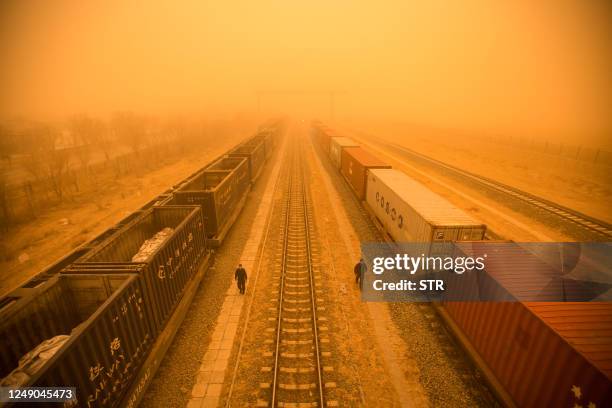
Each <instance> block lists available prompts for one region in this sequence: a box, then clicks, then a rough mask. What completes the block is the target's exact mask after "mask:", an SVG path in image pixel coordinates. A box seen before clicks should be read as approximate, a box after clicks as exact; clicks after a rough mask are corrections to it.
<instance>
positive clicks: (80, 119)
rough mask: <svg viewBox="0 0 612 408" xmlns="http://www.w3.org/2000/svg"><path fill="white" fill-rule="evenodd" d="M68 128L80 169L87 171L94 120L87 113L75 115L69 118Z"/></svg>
mask: <svg viewBox="0 0 612 408" xmlns="http://www.w3.org/2000/svg"><path fill="white" fill-rule="evenodd" d="M69 128H70V132H71V133H72V138H73V141H74V150H75V152H76V155H77V156H78V159H79V162H80V164H81V169H83V170H84V171H85V173H88V172H89V168H88V166H89V162H90V161H91V153H92V151H91V145H92V144H93V139H94V134H93V133H94V120H93V119H92V118H90V117H89V116H87V115H77V116H74V117H72V118H71V119H70V121H69Z"/></svg>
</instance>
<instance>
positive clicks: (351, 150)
mask: <svg viewBox="0 0 612 408" xmlns="http://www.w3.org/2000/svg"><path fill="white" fill-rule="evenodd" d="M390 168H391V166H390V165H389V164H387V163H385V162H383V161H382V160H380V159H379V158H378V157H376V156H374V155H372V154H370V153H369V152H368V151H367V150H365V149H363V148H361V147H345V148H344V149H342V155H341V167H340V172H341V173H342V175H343V176H344V178H346V180H347V181H348V183H349V186H351V188H352V189H353V191H354V192H355V194H356V195H357V197H358V198H359V199H360V200H365V193H366V182H367V179H368V175H367V170H368V169H390Z"/></svg>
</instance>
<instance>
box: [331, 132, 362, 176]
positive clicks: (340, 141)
mask: <svg viewBox="0 0 612 408" xmlns="http://www.w3.org/2000/svg"><path fill="white" fill-rule="evenodd" d="M345 147H359V143H357V142H355V141H354V140H353V139H351V138H348V137H332V138H331V141H330V144H329V157H330V158H331V161H332V163H334V166H336V168H338V169H339V168H340V164H341V161H342V149H344V148H345Z"/></svg>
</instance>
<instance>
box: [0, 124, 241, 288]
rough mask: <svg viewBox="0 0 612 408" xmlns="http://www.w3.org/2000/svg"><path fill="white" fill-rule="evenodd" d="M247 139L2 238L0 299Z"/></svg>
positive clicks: (134, 178)
mask: <svg viewBox="0 0 612 408" xmlns="http://www.w3.org/2000/svg"><path fill="white" fill-rule="evenodd" d="M247 134H248V133H247ZM244 137H245V135H244V134H239V133H236V134H234V135H233V137H227V138H224V139H223V140H220V141H219V143H218V145H217V146H215V147H214V148H212V147H211V148H209V149H207V150H204V151H198V152H193V151H192V152H189V154H188V156H187V157H184V158H182V159H180V160H177V159H175V160H174V161H168V163H167V164H164V165H162V166H161V167H159V168H157V169H155V170H152V171H143V172H141V174H139V175H133V174H131V175H126V176H123V177H121V178H119V179H117V180H113V181H112V182H110V183H109V184H108V185H105V186H103V187H101V188H100V189H99V192H98V193H97V194H96V195H95V196H92V195H89V196H87V197H83V196H80V197H76V198H75V199H74V201H66V202H64V203H63V204H61V205H59V206H56V207H53V208H50V209H48V211H45V212H43V213H42V214H41V215H40V216H39V217H38V218H37V219H36V220H34V221H32V222H29V223H27V224H21V225H19V226H18V227H15V228H13V229H11V230H10V231H9V232H8V233H6V234H4V233H3V234H2V237H1V238H0V250H1V251H5V253H7V254H10V256H6V257H4V256H3V257H0V259H4V258H9V260H8V261H6V260H4V261H2V262H0V270H1V271H2V272H1V273H0V295H3V294H6V293H7V292H8V291H10V290H11V289H13V288H15V287H17V286H19V285H20V284H21V283H22V282H24V281H26V280H28V279H29V278H30V277H32V276H33V275H35V274H36V273H38V272H39V271H40V270H42V269H43V268H44V267H46V266H47V265H50V264H51V263H53V262H54V261H55V260H56V259H59V258H61V257H62V256H64V255H66V254H68V253H69V252H70V251H71V250H72V249H74V248H76V247H78V246H79V245H81V244H83V243H85V242H87V241H88V240H90V239H92V238H94V237H95V236H97V235H98V234H99V233H101V232H103V231H105V230H106V229H107V228H109V227H111V226H112V225H114V224H115V223H116V222H118V221H120V220H121V219H123V218H124V217H125V216H127V215H129V214H130V213H132V212H133V211H134V210H136V209H138V208H140V207H141V206H142V205H144V204H145V203H147V202H148V201H149V200H151V199H152V198H153V197H155V196H157V195H159V194H161V193H162V192H164V191H165V190H166V189H168V188H169V187H170V186H171V185H173V184H174V183H177V182H179V181H181V180H182V179H184V178H185V177H186V176H188V175H190V174H191V173H193V172H194V171H195V170H197V169H199V168H201V167H203V166H204V165H205V164H207V163H209V162H210V160H211V159H213V158H215V157H217V156H218V155H220V154H222V153H223V152H225V151H227V150H228V149H229V148H230V147H231V146H233V145H235V144H236V143H238V142H239V140H240V139H242V138H244Z"/></svg>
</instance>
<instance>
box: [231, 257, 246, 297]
mask: <svg viewBox="0 0 612 408" xmlns="http://www.w3.org/2000/svg"><path fill="white" fill-rule="evenodd" d="M234 280H235V281H236V283H237V284H238V290H239V291H240V294H242V295H244V291H245V290H246V281H247V273H246V270H245V269H244V268H243V267H242V264H238V268H236V272H235V273H234Z"/></svg>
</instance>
